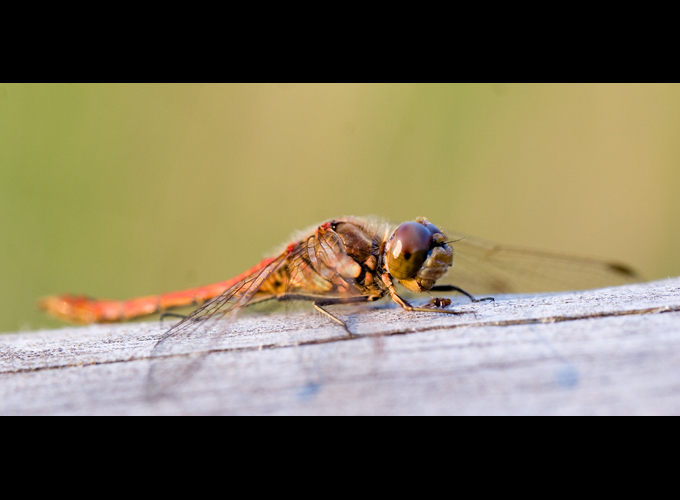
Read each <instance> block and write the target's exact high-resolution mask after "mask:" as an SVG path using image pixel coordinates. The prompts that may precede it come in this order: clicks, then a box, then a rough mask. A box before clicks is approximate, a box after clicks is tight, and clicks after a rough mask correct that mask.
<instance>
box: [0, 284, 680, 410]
mask: <svg viewBox="0 0 680 500" xmlns="http://www.w3.org/2000/svg"><path fill="white" fill-rule="evenodd" d="M453 307H456V308H457V309H458V310H459V311H460V313H461V314H459V315H455V316H454V315H445V314H428V313H408V312H406V311H403V310H401V309H399V308H397V307H396V306H394V305H391V304H387V303H382V304H378V305H370V306H369V305H364V306H361V307H358V306H352V307H348V306H340V307H336V308H335V309H334V311H335V312H336V313H337V314H338V315H339V316H340V317H342V318H344V319H346V320H347V322H348V324H349V325H350V326H351V328H352V330H353V331H354V332H356V333H357V335H359V336H358V338H352V339H349V338H347V335H346V334H345V332H344V331H343V330H342V328H340V327H338V326H337V325H335V324H332V323H331V322H330V321H328V319H327V318H325V317H323V316H322V315H320V314H317V313H314V312H295V313H289V314H270V315H246V316H243V317H241V318H240V319H239V320H238V321H236V322H234V323H232V324H230V325H229V327H228V328H225V331H224V334H223V335H222V336H221V337H220V338H218V339H216V340H211V341H210V342H204V341H201V339H198V341H196V340H193V341H191V342H188V341H187V342H179V343H177V344H176V345H173V346H172V350H171V351H170V352H169V353H168V354H166V355H164V356H163V357H162V358H157V359H153V360H151V359H150V356H151V353H152V350H153V347H154V345H155V343H156V342H157V340H158V339H159V337H160V336H161V335H162V333H163V332H164V331H166V330H167V329H168V322H166V323H165V325H161V324H160V323H159V322H146V323H126V324H115V325H95V326H89V327H77V328H76V327H68V328H63V329H59V330H51V331H39V332H31V333H21V334H8V335H2V336H0V414H1V415H184V414H200V415H212V414H220V415H671V414H680V278H673V279H666V280H661V281H656V282H652V283H642V284H636V285H629V286H623V287H617V288H605V289H600V290H591V291H584V292H571V293H559V294H540V295H506V296H497V297H496V301H495V302H493V303H488V302H482V303H475V304H471V303H469V302H466V300H464V299H462V298H461V299H458V298H456V299H455V300H454V305H453Z"/></svg>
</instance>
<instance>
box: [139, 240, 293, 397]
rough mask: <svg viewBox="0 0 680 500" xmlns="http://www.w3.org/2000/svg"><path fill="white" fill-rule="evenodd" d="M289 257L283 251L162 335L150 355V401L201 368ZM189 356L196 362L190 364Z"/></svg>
mask: <svg viewBox="0 0 680 500" xmlns="http://www.w3.org/2000/svg"><path fill="white" fill-rule="evenodd" d="M289 255H290V254H289V252H284V253H283V254H281V255H280V256H279V257H277V258H275V259H274V260H272V261H271V262H270V263H269V264H268V265H266V266H265V267H264V268H262V269H261V270H259V271H257V272H254V273H253V274H251V275H249V276H247V277H245V278H244V279H242V280H241V281H239V282H237V283H236V284H234V285H233V286H232V287H230V288H229V289H227V290H225V291H224V292H223V293H222V294H221V295H218V296H217V297H215V298H214V299H211V300H209V301H208V302H206V303H205V304H203V305H202V306H201V307H199V308H198V309H196V310H195V311H194V312H193V313H191V314H190V315H189V316H187V317H186V318H184V319H183V320H182V321H180V322H179V323H177V324H176V325H175V326H173V327H172V328H170V329H169V330H168V331H167V332H165V333H164V334H163V335H162V336H161V338H160V339H159V340H158V342H157V343H156V345H155V346H154V348H153V351H152V352H151V369H150V371H149V381H148V391H149V397H150V398H152V399H153V398H156V397H159V396H161V395H163V394H165V393H166V392H167V389H170V388H171V387H172V386H173V385H174V384H175V383H177V382H180V381H181V380H182V379H186V378H187V377H188V376H189V375H190V373H191V372H192V371H193V370H194V369H195V368H196V367H197V366H199V364H200V360H202V358H203V357H204V356H205V355H206V354H208V353H209V352H210V351H212V350H214V349H215V347H216V345H217V343H218V341H219V339H220V338H222V336H223V335H224V334H225V333H226V332H227V331H228V328H229V325H230V324H231V323H232V322H233V321H234V320H235V319H236V318H237V317H238V315H239V314H240V313H241V312H242V311H243V309H244V308H245V306H247V305H248V304H249V303H250V302H251V301H252V299H253V297H254V296H255V294H256V293H257V292H258V291H259V290H260V288H261V287H262V284H263V283H264V282H265V281H266V280H267V278H269V277H270V276H271V274H272V273H273V272H274V271H276V269H277V268H278V267H279V266H280V265H282V264H283V263H284V262H285V261H286V259H287V258H288V256H289ZM186 357H191V358H193V359H192V361H187V359H185V358H186Z"/></svg>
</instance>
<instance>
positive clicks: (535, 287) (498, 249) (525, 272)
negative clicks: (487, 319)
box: [437, 232, 640, 294]
mask: <svg viewBox="0 0 680 500" xmlns="http://www.w3.org/2000/svg"><path fill="white" fill-rule="evenodd" d="M447 234H448V239H449V240H450V241H452V242H451V243H449V245H451V246H452V247H453V255H454V258H453V268H452V269H450V270H449V273H448V275H447V276H445V277H444V278H442V279H440V280H438V281H437V285H443V284H451V285H455V286H458V287H460V288H463V289H464V290H466V291H468V292H470V293H472V294H488V293H531V292H536V293H538V292H556V291H566V290H587V289H591V288H601V287H606V286H617V285H624V284H627V283H635V282H637V281H640V277H639V276H638V275H637V274H636V273H635V271H633V270H632V269H630V268H629V267H627V266H625V265H622V264H617V263H612V262H607V261H603V260H597V259H590V258H585V257H575V256H571V255H566V254H559V253H552V252H543V251H540V250H529V249H523V248H515V247H508V246H502V245H497V244H494V243H490V242H487V241H484V240H480V239H477V238H473V237H470V236H467V235H464V234H461V233H455V232H447Z"/></svg>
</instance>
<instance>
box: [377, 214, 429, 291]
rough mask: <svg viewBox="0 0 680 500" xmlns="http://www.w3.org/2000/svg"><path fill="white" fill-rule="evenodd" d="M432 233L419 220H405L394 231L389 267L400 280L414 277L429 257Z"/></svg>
mask: <svg viewBox="0 0 680 500" xmlns="http://www.w3.org/2000/svg"><path fill="white" fill-rule="evenodd" d="M431 244H432V233H431V232H430V230H429V229H427V228H426V227H425V226H423V225H422V224H420V223H418V222H404V223H403V224H402V225H401V226H399V227H398V228H397V230H396V231H395V232H394V238H393V239H392V244H391V246H390V253H389V254H388V255H387V269H388V270H389V272H390V274H391V275H392V276H394V277H395V278H397V279H398V280H405V279H411V278H414V277H415V275H416V274H417V273H418V271H419V270H420V268H421V266H422V265H423V263H424V262H425V259H427V252H429V250H430V245H431Z"/></svg>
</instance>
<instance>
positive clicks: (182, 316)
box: [159, 312, 188, 323]
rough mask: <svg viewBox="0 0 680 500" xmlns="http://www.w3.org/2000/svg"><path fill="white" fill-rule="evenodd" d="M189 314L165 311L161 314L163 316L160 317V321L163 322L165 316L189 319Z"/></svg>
mask: <svg viewBox="0 0 680 500" xmlns="http://www.w3.org/2000/svg"><path fill="white" fill-rule="evenodd" d="M187 317H188V315H187V314H179V313H173V312H164V313H163V314H161V317H160V318H159V321H160V322H161V323H162V322H163V320H164V319H165V318H180V319H187Z"/></svg>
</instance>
